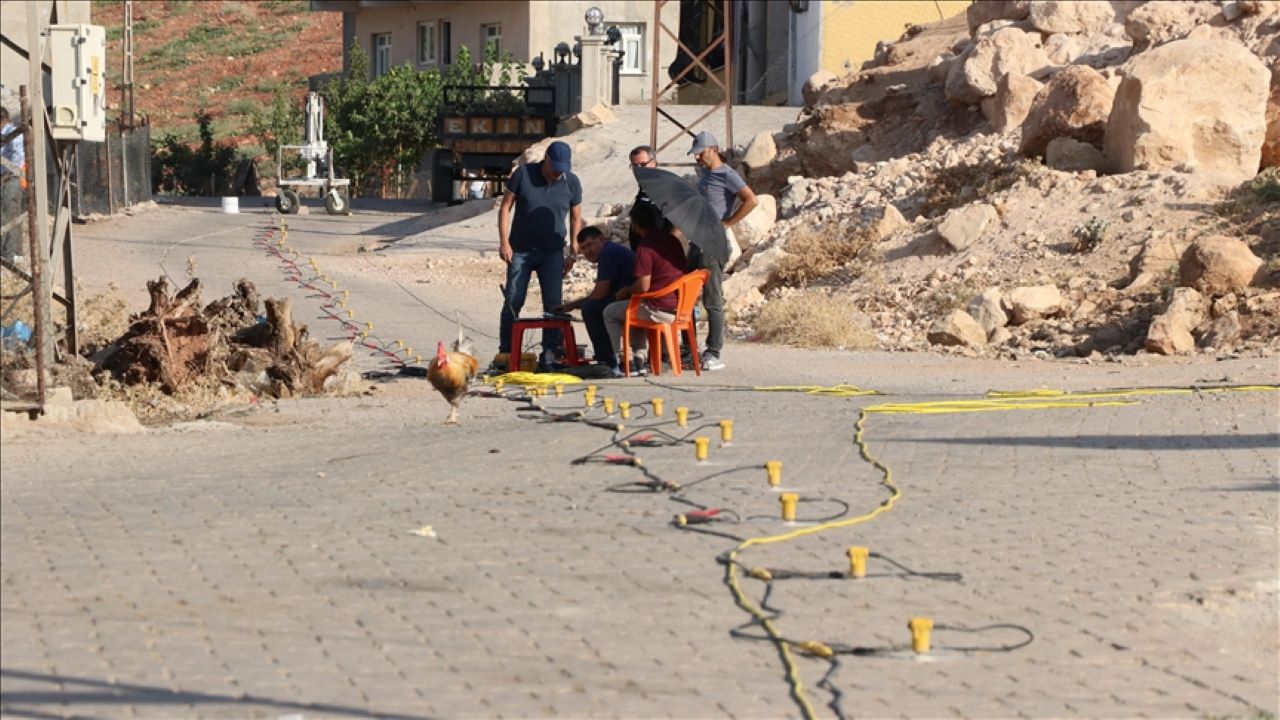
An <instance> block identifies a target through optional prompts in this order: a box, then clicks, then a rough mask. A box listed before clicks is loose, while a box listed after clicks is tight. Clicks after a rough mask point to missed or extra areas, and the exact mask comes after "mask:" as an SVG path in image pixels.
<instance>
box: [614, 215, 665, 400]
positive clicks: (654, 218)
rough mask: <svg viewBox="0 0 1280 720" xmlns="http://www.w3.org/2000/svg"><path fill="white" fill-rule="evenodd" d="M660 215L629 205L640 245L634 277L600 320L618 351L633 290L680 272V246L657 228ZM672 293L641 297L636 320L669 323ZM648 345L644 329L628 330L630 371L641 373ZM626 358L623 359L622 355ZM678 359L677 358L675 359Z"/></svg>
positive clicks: (642, 289)
mask: <svg viewBox="0 0 1280 720" xmlns="http://www.w3.org/2000/svg"><path fill="white" fill-rule="evenodd" d="M661 225H662V217H661V215H659V214H658V209H657V208H655V207H654V206H652V205H636V206H635V207H633V208H631V227H632V228H635V230H636V232H637V233H639V234H640V239H641V242H640V248H639V250H637V251H636V271H635V272H636V280H635V283H634V284H632V286H631V287H629V288H624V289H623V290H622V292H620V293H618V299H619V300H620V302H615V303H612V304H610V305H609V306H608V307H606V308H605V309H604V323H605V327H606V328H608V330H609V339H610V340H611V341H612V342H613V348H614V350H615V351H617V352H621V350H622V324H623V321H624V320H625V319H626V317H627V305H628V300H626V299H625V298H629V297H631V295H632V294H633V293H643V292H649V291H650V290H658V289H661V288H664V287H666V286H668V285H670V284H671V283H673V282H675V281H676V280H679V279H680V277H681V276H682V275H684V267H685V257H684V248H683V247H681V245H680V241H679V240H677V239H676V238H675V236H674V235H672V234H671V233H669V232H665V231H663V230H662V229H661V227H660V226H661ZM675 313H676V295H675V293H672V294H670V295H665V296H663V297H660V298H653V299H650V300H645V301H644V302H643V303H641V304H640V308H639V310H638V313H637V314H638V315H639V317H640V319H642V320H646V321H649V322H659V323H669V322H671V321H672V320H675V318H676V314H675ZM648 344H649V339H648V336H647V335H646V333H645V331H644V330H640V329H633V330H632V331H631V338H630V345H631V354H632V357H631V358H630V361H631V368H632V372H636V373H639V374H641V375H643V374H644V373H645V372H647V371H646V369H645V368H646V367H647V366H648V353H647V352H646V349H647V347H648ZM622 360H623V361H626V360H627V358H622ZM676 362H679V360H676ZM610 375H611V376H612V377H622V370H621V369H619V368H616V367H615V368H614V369H613V370H612V371H611V372H610Z"/></svg>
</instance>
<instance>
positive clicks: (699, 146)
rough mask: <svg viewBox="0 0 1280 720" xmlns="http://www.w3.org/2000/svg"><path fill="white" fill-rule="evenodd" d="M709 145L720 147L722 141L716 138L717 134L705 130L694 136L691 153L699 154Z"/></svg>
mask: <svg viewBox="0 0 1280 720" xmlns="http://www.w3.org/2000/svg"><path fill="white" fill-rule="evenodd" d="M709 147H720V141H719V140H716V136H715V135H712V134H711V133H709V132H707V131H706V130H703V131H702V132H700V133H698V134H697V135H696V136H694V138H693V147H691V148H689V154H690V155H697V154H698V153H700V152H702V151H703V150H706V149H707V148H709Z"/></svg>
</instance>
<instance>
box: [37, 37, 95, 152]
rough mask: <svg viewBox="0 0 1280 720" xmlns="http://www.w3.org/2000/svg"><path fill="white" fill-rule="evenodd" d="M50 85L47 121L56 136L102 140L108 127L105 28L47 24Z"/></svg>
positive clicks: (64, 138)
mask: <svg viewBox="0 0 1280 720" xmlns="http://www.w3.org/2000/svg"><path fill="white" fill-rule="evenodd" d="M49 65H50V68H51V72H50V76H51V80H52V84H53V89H52V91H51V93H50V96H49V107H50V108H51V113H52V114H51V116H50V118H49V120H50V123H51V124H52V125H53V137H54V139H56V140H83V141H87V142H102V141H103V140H105V139H106V130H107V80H106V71H107V31H106V29H105V28H103V27H102V26H101V25H50V26H49Z"/></svg>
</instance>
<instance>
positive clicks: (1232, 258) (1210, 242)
mask: <svg viewBox="0 0 1280 720" xmlns="http://www.w3.org/2000/svg"><path fill="white" fill-rule="evenodd" d="M1261 267H1262V260H1261V259H1260V258H1259V257H1258V256H1257V255H1254V254H1253V251H1252V250H1250V249H1249V246H1248V245H1245V244H1244V243H1243V242H1242V241H1240V240H1238V239H1236V238H1233V237H1227V236H1225V235H1212V236H1210V237H1203V238H1200V239H1198V240H1196V241H1195V242H1193V243H1191V246H1190V247H1188V248H1187V251H1186V252H1185V253H1183V254H1182V264H1181V266H1180V267H1179V275H1180V278H1179V281H1180V284H1182V285H1183V286H1186V287H1192V288H1195V289H1197V290H1199V291H1200V292H1207V293H1228V292H1234V291H1236V290H1241V289H1244V288H1246V287H1249V285H1250V284H1251V283H1252V282H1253V280H1254V278H1255V277H1257V275H1258V269H1259V268H1261Z"/></svg>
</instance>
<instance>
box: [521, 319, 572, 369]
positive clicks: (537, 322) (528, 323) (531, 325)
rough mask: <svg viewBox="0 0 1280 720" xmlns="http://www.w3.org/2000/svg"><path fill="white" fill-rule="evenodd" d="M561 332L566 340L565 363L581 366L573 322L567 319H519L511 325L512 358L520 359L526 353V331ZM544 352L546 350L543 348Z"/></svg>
mask: <svg viewBox="0 0 1280 720" xmlns="http://www.w3.org/2000/svg"><path fill="white" fill-rule="evenodd" d="M548 328H551V329H556V330H559V331H560V332H561V333H563V335H561V337H563V338H564V362H565V364H566V365H581V364H583V363H582V362H581V361H579V360H578V344H577V342H576V341H575V338H574V335H573V322H571V321H570V320H568V319H566V318H519V319H517V320H516V321H515V322H514V323H512V325H511V356H512V357H516V358H518V357H520V354H521V353H522V352H523V351H524V342H523V341H524V331H525V330H538V329H548ZM543 349H544V350H545V349H546V348H543Z"/></svg>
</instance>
